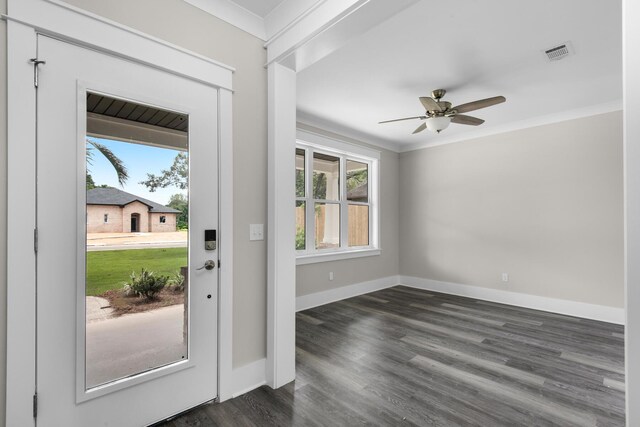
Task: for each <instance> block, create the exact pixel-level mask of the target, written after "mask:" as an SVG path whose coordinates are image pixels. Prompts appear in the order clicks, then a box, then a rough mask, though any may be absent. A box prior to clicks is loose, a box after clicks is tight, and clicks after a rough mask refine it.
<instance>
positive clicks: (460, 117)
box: [451, 114, 484, 126]
mask: <svg viewBox="0 0 640 427" xmlns="http://www.w3.org/2000/svg"><path fill="white" fill-rule="evenodd" d="M451 123H457V124H459V125H471V126H478V125H481V124H483V123H484V120H482V119H479V118H477V117H471V116H465V115H464V114H456V115H455V116H453V118H452V119H451Z"/></svg>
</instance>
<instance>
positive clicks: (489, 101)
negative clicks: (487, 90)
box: [379, 89, 506, 134]
mask: <svg viewBox="0 0 640 427" xmlns="http://www.w3.org/2000/svg"><path fill="white" fill-rule="evenodd" d="M446 93H447V91H446V90H444V89H436V90H434V91H433V92H431V97H428V96H421V97H420V98H418V99H419V100H420V103H421V104H422V106H423V107H424V109H425V115H424V116H413V117H404V118H402V119H393V120H385V121H382V122H379V123H380V124H382V123H391V122H399V121H402V120H415V119H420V120H423V123H422V124H421V125H420V126H418V128H417V129H416V130H414V131H413V133H414V134H415V133H420V132H422V131H423V130H425V129H429V130H430V131H431V132H435V133H440V132H441V131H443V130H445V129H446V128H448V127H449V124H451V123H452V122H453V123H456V124H460V125H469V126H479V125H481V124H482V123H484V120H482V119H479V118H477V117H472V116H467V115H463V114H461V113H466V112H469V111H474V110H479V109H481V108H486V107H491V106H492V105H496V104H500V103H502V102H505V101H506V98H505V97H504V96H494V97H493V98H486V99H480V100H478V101H473V102H468V103H466V104H460V105H458V106H456V107H451V105H452V104H451V103H450V102H447V101H440V100H441V99H442V98H443V97H444V95H445V94H446Z"/></svg>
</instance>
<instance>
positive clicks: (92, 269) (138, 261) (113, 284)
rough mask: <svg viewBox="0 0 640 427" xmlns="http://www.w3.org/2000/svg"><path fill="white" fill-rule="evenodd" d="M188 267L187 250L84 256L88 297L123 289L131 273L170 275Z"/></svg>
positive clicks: (142, 250)
mask: <svg viewBox="0 0 640 427" xmlns="http://www.w3.org/2000/svg"><path fill="white" fill-rule="evenodd" d="M186 265H187V248H166V249H129V250H122V251H95V252H87V295H100V294H102V293H103V292H105V291H108V290H111V289H120V288H122V286H123V284H124V282H126V281H128V280H129V276H130V275H131V272H132V271H135V272H136V273H140V269H141V268H143V267H144V268H146V269H147V270H149V271H153V272H154V274H156V275H172V274H173V273H176V272H178V271H180V267H183V266H186Z"/></svg>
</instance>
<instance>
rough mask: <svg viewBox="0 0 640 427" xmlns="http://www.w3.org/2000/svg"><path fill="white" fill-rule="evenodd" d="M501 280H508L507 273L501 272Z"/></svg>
mask: <svg viewBox="0 0 640 427" xmlns="http://www.w3.org/2000/svg"><path fill="white" fill-rule="evenodd" d="M502 281H503V282H508V281H509V273H502Z"/></svg>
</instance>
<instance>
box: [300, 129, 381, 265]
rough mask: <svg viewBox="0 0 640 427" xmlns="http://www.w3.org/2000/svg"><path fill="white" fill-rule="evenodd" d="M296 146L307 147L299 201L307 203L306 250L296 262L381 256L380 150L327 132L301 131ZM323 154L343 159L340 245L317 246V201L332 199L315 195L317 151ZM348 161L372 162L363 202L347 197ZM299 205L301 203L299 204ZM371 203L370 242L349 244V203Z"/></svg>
mask: <svg viewBox="0 0 640 427" xmlns="http://www.w3.org/2000/svg"><path fill="white" fill-rule="evenodd" d="M297 136H298V138H297V142H296V149H298V148H299V149H303V150H305V197H297V195H296V198H295V200H296V202H300V201H304V202H305V249H303V250H297V251H296V264H297V265H304V264H311V263H317V262H325V261H336V260H342V259H348V258H360V257H366V256H375V255H380V253H381V249H380V229H379V224H380V221H379V209H380V207H379V192H380V182H379V168H380V152H379V151H376V150H373V149H370V148H367V147H364V146H361V145H356V144H351V143H348V142H345V141H340V140H337V139H333V138H330V137H327V136H325V135H321V134H317V133H312V132H309V131H306V130H305V131H302V130H298V135H297ZM316 152H317V153H322V154H326V155H330V156H335V157H338V158H339V159H340V189H339V194H340V196H339V197H338V199H339V200H337V201H336V202H335V203H336V204H338V205H339V206H340V247H339V248H329V249H316V248H315V208H314V207H315V203H317V202H319V203H323V202H325V201H326V202H329V203H331V202H332V201H331V200H325V199H314V198H313V153H316ZM347 160H353V161H356V162H361V163H365V164H367V165H368V185H369V189H368V192H369V202H368V203H360V202H354V201H349V200H347V183H346V163H347ZM296 204H297V203H296ZM350 204H354V205H365V206H369V245H367V246H353V247H349V242H348V237H349V218H348V209H349V205H350Z"/></svg>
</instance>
